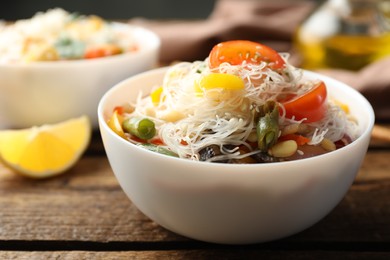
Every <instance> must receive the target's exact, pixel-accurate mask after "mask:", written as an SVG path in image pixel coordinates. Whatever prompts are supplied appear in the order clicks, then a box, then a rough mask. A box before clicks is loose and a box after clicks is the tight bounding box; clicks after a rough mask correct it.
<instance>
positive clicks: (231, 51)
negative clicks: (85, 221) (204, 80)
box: [209, 40, 285, 70]
mask: <svg viewBox="0 0 390 260" xmlns="http://www.w3.org/2000/svg"><path fill="white" fill-rule="evenodd" d="M224 62H227V63H230V64H231V65H241V64H242V63H243V62H246V63H250V64H260V63H261V62H266V63H268V66H269V67H270V68H271V69H274V70H275V69H280V68H282V67H284V66H285V61H284V60H283V58H282V57H281V56H280V55H279V53H278V52H276V51H275V50H273V49H271V48H270V47H268V46H265V45H263V44H260V43H257V42H252V41H244V40H236V41H228V42H222V43H219V44H217V45H215V46H214V48H213V49H212V50H211V52H210V55H209V65H210V68H212V69H213V68H217V67H218V66H219V65H221V64H222V63H224Z"/></svg>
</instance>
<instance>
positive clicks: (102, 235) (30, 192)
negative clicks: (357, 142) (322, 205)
mask: <svg viewBox="0 0 390 260" xmlns="http://www.w3.org/2000/svg"><path fill="white" fill-rule="evenodd" d="M287 221H288V220H287ZM287 257H288V258H289V259H297V258H298V259H334V258H336V259H352V258H353V259H390V145H383V144H381V145H379V146H378V145H375V144H374V145H371V146H370V149H369V151H368V154H367V156H366V158H365V160H364V163H363V166H362V168H361V170H360V172H359V174H358V176H357V178H356V180H355V182H354V184H353V186H352V187H351V189H350V190H349V192H348V193H347V194H346V196H345V198H344V199H343V200H342V201H341V203H340V204H339V205H338V206H337V207H336V208H335V209H334V210H333V211H332V212H331V213H330V214H329V215H328V216H327V217H325V218H324V219H323V220H322V221H320V222H319V223H318V224H316V225H314V226H313V227H311V228H309V229H307V230H305V231H303V232H301V233H299V234H296V235H294V236H291V237H288V238H285V239H282V240H279V241H274V242H269V243H263V244H256V245H247V246H226V245H215V244H208V243H203V242H199V241H194V240H190V239H187V238H184V237H181V236H178V235H176V234H174V233H171V232H169V231H167V230H165V229H163V228H161V227H160V226H158V225H157V224H155V223H153V222H152V221H150V220H149V219H148V218H147V217H145V216H144V215H143V214H142V213H140V212H139V211H138V210H137V208H135V206H134V205H133V204H132V203H131V201H130V200H129V199H128V198H127V197H126V196H125V194H124V192H122V190H121V188H120V187H119V185H118V183H117V181H116V179H115V177H114V175H113V173H112V171H111V168H110V166H109V164H108V161H107V158H106V156H105V153H104V149H103V146H102V143H101V139H100V135H99V134H98V132H96V133H94V136H93V140H92V142H91V145H90V147H89V149H88V151H87V152H86V154H85V155H84V156H83V158H82V159H81V160H80V161H79V162H78V163H77V164H76V165H75V166H74V167H73V168H72V169H71V170H70V171H69V172H66V173H65V174H63V175H61V176H58V177H55V178H51V179H47V180H40V181H36V180H30V179H26V178H23V177H20V176H18V175H16V174H14V173H12V172H11V171H10V170H8V169H6V168H4V167H3V166H0V259H52V258H53V259H54V258H55V259H57V258H58V259H134V258H135V259H154V258H158V259H167V258H169V259H232V258H237V259H252V258H258V259H260V258H266V259H284V258H287Z"/></svg>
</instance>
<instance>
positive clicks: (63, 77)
mask: <svg viewBox="0 0 390 260" xmlns="http://www.w3.org/2000/svg"><path fill="white" fill-rule="evenodd" d="M115 26H116V28H117V29H118V30H123V31H124V32H125V33H128V34H129V35H130V37H133V38H134V39H135V40H136V41H137V42H138V45H139V46H140V50H139V51H137V52H133V53H125V54H121V55H116V56H111V57H104V58H99V59H91V60H73V61H52V62H35V63H30V64H0V79H1V80H0V128H11V127H13V128H21V127H30V126H33V125H41V124H45V123H55V122H59V121H62V120H65V119H68V118H72V117H77V116H80V115H83V114H85V115H88V116H89V117H90V119H91V122H92V123H93V124H94V126H96V127H97V115H96V109H97V105H98V102H99V100H100V99H101V97H102V96H103V94H104V93H105V92H106V91H107V90H108V89H109V88H111V87H112V86H114V85H115V84H117V83H118V82H120V81H122V80H124V79H125V78H127V77H129V76H131V75H134V74H137V73H140V72H142V71H145V70H149V69H152V68H154V67H155V66H156V65H157V62H158V56H159V50H160V39H159V38H158V36H157V35H156V34H155V33H153V32H152V31H149V30H147V29H145V28H141V27H138V26H132V25H128V24H122V23H116V24H115Z"/></svg>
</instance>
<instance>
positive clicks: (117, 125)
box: [107, 109, 125, 138]
mask: <svg viewBox="0 0 390 260" xmlns="http://www.w3.org/2000/svg"><path fill="white" fill-rule="evenodd" d="M119 111H120V110H119V109H115V110H114V113H112V116H111V118H110V119H109V120H108V122H107V124H108V126H109V127H110V128H111V130H112V131H114V132H115V133H116V134H117V135H119V136H120V137H123V138H125V132H124V131H123V128H122V123H123V120H124V119H123V116H122V115H121V113H120V112H119Z"/></svg>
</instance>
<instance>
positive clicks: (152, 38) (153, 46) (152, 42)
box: [0, 21, 161, 69]
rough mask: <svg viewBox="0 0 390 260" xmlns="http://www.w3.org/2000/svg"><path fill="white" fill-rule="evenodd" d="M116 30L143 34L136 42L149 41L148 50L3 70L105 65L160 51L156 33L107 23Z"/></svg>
mask: <svg viewBox="0 0 390 260" xmlns="http://www.w3.org/2000/svg"><path fill="white" fill-rule="evenodd" d="M107 22H108V23H110V24H112V25H113V26H114V27H116V28H120V29H121V30H131V33H132V34H134V33H142V34H143V35H144V36H143V37H142V38H139V37H137V38H136V39H135V41H137V42H138V44H142V43H143V42H145V39H147V42H148V46H150V47H148V48H144V47H143V48H141V49H140V50H137V51H135V52H125V53H121V54H118V55H113V56H106V57H100V58H95V59H75V60H57V61H35V62H30V63H24V62H13V63H0V69H1V68H34V69H35V68H60V67H69V66H86V65H88V64H98V63H100V64H104V63H110V62H115V61H120V60H126V59H129V58H134V59H137V58H138V57H139V56H142V55H144V54H147V53H150V52H151V51H158V50H159V48H160V46H161V39H160V37H159V36H158V35H157V33H155V32H154V31H152V30H150V29H148V28H146V27H143V26H139V25H134V24H130V23H125V22H112V21H107Z"/></svg>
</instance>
